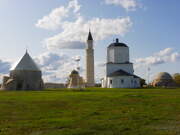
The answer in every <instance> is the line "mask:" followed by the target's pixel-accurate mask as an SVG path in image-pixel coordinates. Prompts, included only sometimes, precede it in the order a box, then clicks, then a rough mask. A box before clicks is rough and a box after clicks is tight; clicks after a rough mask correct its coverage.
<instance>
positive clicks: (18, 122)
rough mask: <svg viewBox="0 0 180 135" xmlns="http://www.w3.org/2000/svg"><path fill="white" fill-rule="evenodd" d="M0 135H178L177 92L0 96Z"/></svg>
mask: <svg viewBox="0 0 180 135" xmlns="http://www.w3.org/2000/svg"><path fill="white" fill-rule="evenodd" d="M0 135H180V89H100V88H92V89H86V90H84V91H83V90H65V89H64V90H63V89H59V90H45V91H38V92H35V91H29V92H23V91H21V92H18V91H16V92H12V91H11V92H7V91H0Z"/></svg>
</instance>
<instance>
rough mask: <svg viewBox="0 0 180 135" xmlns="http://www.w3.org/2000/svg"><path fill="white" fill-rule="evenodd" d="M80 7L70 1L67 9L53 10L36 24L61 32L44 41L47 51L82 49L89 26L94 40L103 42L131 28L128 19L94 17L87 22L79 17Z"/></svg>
mask: <svg viewBox="0 0 180 135" xmlns="http://www.w3.org/2000/svg"><path fill="white" fill-rule="evenodd" d="M80 7H81V5H79V3H78V1H77V0H71V1H70V2H69V4H68V6H67V7H64V6H62V7H59V8H58V9H54V10H53V11H52V12H51V13H50V14H49V15H47V16H45V17H43V18H42V19H40V20H39V21H38V22H37V24H36V26H37V27H40V28H44V29H57V30H60V31H61V32H60V33H59V34H57V35H55V36H53V37H50V38H47V39H46V40H45V42H44V43H45V44H46V46H47V48H48V49H52V48H55V49H56V48H63V49H65V48H66V49H68V48H69V49H83V48H84V47H85V40H86V39H87V34H88V30H89V27H90V26H91V31H92V33H93V37H94V39H95V40H103V39H105V38H107V37H109V36H112V35H120V36H123V35H124V34H126V33H127V32H128V31H129V29H130V28H131V26H132V22H131V19H130V17H123V18H115V19H109V18H108V19H106V18H98V17H96V18H91V19H89V20H87V19H85V18H84V17H83V16H81V14H80ZM60 9H61V10H60ZM56 12H57V13H56ZM61 13H64V14H63V15H62V14H61ZM64 18H66V19H64Z"/></svg>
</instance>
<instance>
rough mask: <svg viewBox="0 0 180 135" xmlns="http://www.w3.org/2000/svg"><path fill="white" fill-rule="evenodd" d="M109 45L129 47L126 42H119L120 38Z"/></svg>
mask: <svg viewBox="0 0 180 135" xmlns="http://www.w3.org/2000/svg"><path fill="white" fill-rule="evenodd" d="M109 47H128V46H127V45H126V44H125V43H120V42H119V39H116V42H114V43H111V44H110V45H109V46H108V48H109Z"/></svg>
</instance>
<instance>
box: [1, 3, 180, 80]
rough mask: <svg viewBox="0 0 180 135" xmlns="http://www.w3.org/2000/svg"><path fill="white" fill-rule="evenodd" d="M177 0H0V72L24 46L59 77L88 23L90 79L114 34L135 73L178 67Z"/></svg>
mask: <svg viewBox="0 0 180 135" xmlns="http://www.w3.org/2000/svg"><path fill="white" fill-rule="evenodd" d="M179 5H180V1H179V0H0V18H1V19H0V20H1V23H0V37H1V38H0V77H2V76H3V75H4V74H7V73H8V72H9V70H10V69H11V67H12V66H13V65H14V64H15V63H17V61H18V60H19V59H20V58H21V57H22V56H23V55H24V53H25V50H26V48H28V51H29V53H30V55H31V56H32V57H33V58H34V59H35V60H36V62H37V63H38V64H39V66H40V67H41V69H42V71H43V78H44V80H45V81H48V82H49V81H50V82H64V81H65V80H66V78H67V76H68V74H69V72H70V71H71V70H72V69H74V68H76V66H77V64H76V62H75V61H74V59H75V58H76V57H80V58H81V62H80V66H81V74H82V75H84V70H85V69H84V64H85V51H84V48H85V42H86V39H87V34H88V30H89V28H90V29H91V31H92V34H93V37H94V39H95V65H96V69H95V70H96V80H97V81H98V80H100V78H102V77H103V76H104V71H105V67H104V63H105V62H106V48H107V46H108V45H109V44H110V43H112V42H113V39H115V38H119V39H120V41H121V42H124V43H126V44H127V45H128V46H129V47H130V56H131V61H132V62H133V63H134V68H135V73H136V74H137V75H139V76H141V77H143V78H145V79H146V78H147V68H148V67H150V69H151V71H150V74H151V78H152V77H153V76H154V75H155V74H156V73H158V72H162V71H166V72H170V73H171V74H173V73H176V72H180V70H179V69H180V27H179V24H180V16H179V12H180V8H179Z"/></svg>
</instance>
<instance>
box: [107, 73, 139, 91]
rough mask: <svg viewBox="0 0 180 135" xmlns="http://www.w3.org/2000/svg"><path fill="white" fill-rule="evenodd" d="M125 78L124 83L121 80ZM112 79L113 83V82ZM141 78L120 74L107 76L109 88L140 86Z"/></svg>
mask: <svg viewBox="0 0 180 135" xmlns="http://www.w3.org/2000/svg"><path fill="white" fill-rule="evenodd" d="M121 80H123V83H122V82H121ZM111 81H112V83H111ZM138 87H140V79H139V78H134V77H133V76H118V77H108V78H107V88H138Z"/></svg>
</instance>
